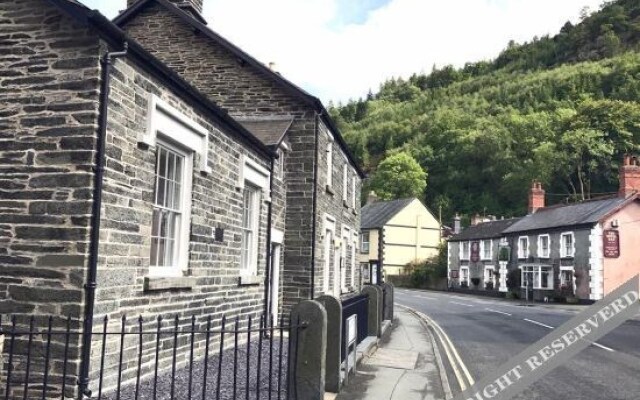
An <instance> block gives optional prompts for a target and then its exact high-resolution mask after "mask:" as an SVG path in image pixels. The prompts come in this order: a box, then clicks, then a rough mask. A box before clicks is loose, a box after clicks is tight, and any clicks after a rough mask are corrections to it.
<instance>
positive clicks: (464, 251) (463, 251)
mask: <svg viewBox="0 0 640 400" xmlns="http://www.w3.org/2000/svg"><path fill="white" fill-rule="evenodd" d="M460 259H461V260H468V259H469V242H461V243H460Z"/></svg>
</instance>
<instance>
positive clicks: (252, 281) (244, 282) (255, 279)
mask: <svg viewBox="0 0 640 400" xmlns="http://www.w3.org/2000/svg"><path fill="white" fill-rule="evenodd" d="M261 283H262V278H261V277H259V276H257V275H240V277H239V278H238V285H240V286H254V285H259V284H261Z"/></svg>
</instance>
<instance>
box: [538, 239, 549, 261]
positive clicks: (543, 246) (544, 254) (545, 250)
mask: <svg viewBox="0 0 640 400" xmlns="http://www.w3.org/2000/svg"><path fill="white" fill-rule="evenodd" d="M549 240H550V239H549V235H540V236H538V257H541V258H549V254H550V246H549Z"/></svg>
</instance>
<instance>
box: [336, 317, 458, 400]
mask: <svg viewBox="0 0 640 400" xmlns="http://www.w3.org/2000/svg"><path fill="white" fill-rule="evenodd" d="M439 365H440V366H441V365H442V361H441V359H440V354H439V351H438V348H437V347H434V342H433V338H432V335H431V333H430V331H429V330H428V329H427V327H426V326H425V324H424V323H423V322H422V321H421V319H419V318H418V317H417V316H416V315H414V314H413V313H410V312H408V311H407V310H404V309H401V308H399V307H396V312H395V319H394V321H393V323H392V326H391V329H389V330H387V332H386V333H385V334H384V335H383V337H382V338H381V339H380V341H379V343H378V348H377V350H376V351H375V352H374V353H373V354H371V355H369V356H365V357H364V358H363V360H362V362H361V363H360V364H359V365H358V368H357V372H356V374H355V376H354V375H353V374H352V375H351V376H350V377H349V382H348V384H347V385H345V386H344V388H343V390H342V391H341V392H340V394H338V396H337V397H336V400H436V399H437V400H442V399H444V398H445V385H443V381H442V379H443V377H444V378H445V380H446V375H443V374H441V371H442V369H441V367H439ZM445 382H446V381H445ZM447 385H448V384H447ZM447 389H448V388H447Z"/></svg>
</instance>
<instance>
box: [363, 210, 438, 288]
mask: <svg viewBox="0 0 640 400" xmlns="http://www.w3.org/2000/svg"><path fill="white" fill-rule="evenodd" d="M440 242H441V226H440V223H439V222H438V220H437V219H436V218H435V217H434V216H433V214H432V213H431V212H430V211H429V209H428V208H427V207H425V206H424V204H422V202H420V200H418V199H416V198H411V199H400V200H392V201H378V202H373V203H369V204H367V205H366V206H364V207H363V208H362V218H361V223H360V255H359V261H360V265H361V267H362V268H363V270H365V276H366V271H367V269H366V267H369V270H368V271H369V272H371V270H372V269H371V266H377V265H381V266H382V267H383V269H384V273H385V275H401V274H403V272H404V269H405V266H406V265H407V264H408V263H411V262H415V261H422V260H425V259H428V258H431V257H434V256H436V255H437V254H438V246H439V245H440ZM375 270H376V269H375V268H374V269H373V271H375ZM374 279H375V278H374Z"/></svg>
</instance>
